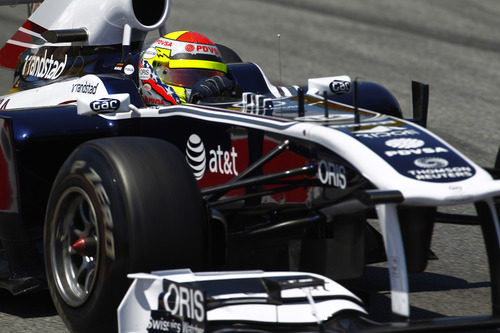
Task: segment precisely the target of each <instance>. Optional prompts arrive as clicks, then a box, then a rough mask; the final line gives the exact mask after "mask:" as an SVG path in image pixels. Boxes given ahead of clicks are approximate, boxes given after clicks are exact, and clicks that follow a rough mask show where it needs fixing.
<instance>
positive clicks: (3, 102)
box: [0, 98, 10, 110]
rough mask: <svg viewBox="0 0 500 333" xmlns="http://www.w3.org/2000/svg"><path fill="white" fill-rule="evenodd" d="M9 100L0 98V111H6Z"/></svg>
mask: <svg viewBox="0 0 500 333" xmlns="http://www.w3.org/2000/svg"><path fill="white" fill-rule="evenodd" d="M9 102H10V99H8V98H7V99H2V98H0V110H5V109H7V104H9Z"/></svg>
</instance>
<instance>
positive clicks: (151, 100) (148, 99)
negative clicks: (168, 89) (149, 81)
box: [143, 87, 165, 105]
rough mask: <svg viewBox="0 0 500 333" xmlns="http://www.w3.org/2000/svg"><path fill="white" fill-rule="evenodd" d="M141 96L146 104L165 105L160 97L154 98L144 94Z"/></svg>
mask: <svg viewBox="0 0 500 333" xmlns="http://www.w3.org/2000/svg"><path fill="white" fill-rule="evenodd" d="M150 88H151V87H150ZM143 97H144V101H145V102H146V103H147V104H154V105H165V101H164V100H163V99H162V98H154V97H149V96H146V95H144V96H143Z"/></svg>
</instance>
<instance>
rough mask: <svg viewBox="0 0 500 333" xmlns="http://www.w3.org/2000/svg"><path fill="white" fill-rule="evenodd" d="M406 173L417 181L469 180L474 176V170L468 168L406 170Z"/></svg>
mask: <svg viewBox="0 0 500 333" xmlns="http://www.w3.org/2000/svg"><path fill="white" fill-rule="evenodd" d="M408 173H409V174H410V175H412V176H413V177H414V178H415V179H417V180H436V179H456V178H469V177H472V176H473V175H474V170H473V169H472V168H471V167H468V166H461V167H449V168H429V169H419V170H408Z"/></svg>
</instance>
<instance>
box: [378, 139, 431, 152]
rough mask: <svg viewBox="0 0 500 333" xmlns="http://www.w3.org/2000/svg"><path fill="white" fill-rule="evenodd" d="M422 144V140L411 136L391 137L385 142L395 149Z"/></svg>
mask: <svg viewBox="0 0 500 333" xmlns="http://www.w3.org/2000/svg"><path fill="white" fill-rule="evenodd" d="M424 144H425V142H424V141H422V140H419V139H412V138H400V139H391V140H387V141H386V142H385V145H386V146H388V147H391V148H396V149H411V148H420V147H422V146H423V145H424Z"/></svg>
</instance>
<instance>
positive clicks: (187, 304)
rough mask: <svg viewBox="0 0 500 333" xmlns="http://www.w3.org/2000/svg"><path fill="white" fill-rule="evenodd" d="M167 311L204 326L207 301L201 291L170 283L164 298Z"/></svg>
mask: <svg viewBox="0 0 500 333" xmlns="http://www.w3.org/2000/svg"><path fill="white" fill-rule="evenodd" d="M163 304H164V305H165V310H166V311H168V312H169V313H171V314H172V315H174V316H179V317H181V318H184V319H191V320H192V321H195V322H194V323H193V324H195V326H193V327H190V328H192V329H194V328H196V327H197V325H196V324H203V323H204V321H205V306H204V304H205V300H204V297H203V292H202V291H201V290H199V289H194V288H189V287H187V286H183V285H178V284H176V283H170V284H169V285H168V287H167V288H166V291H165V294H164V296H163ZM196 331H197V330H183V332H196Z"/></svg>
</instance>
